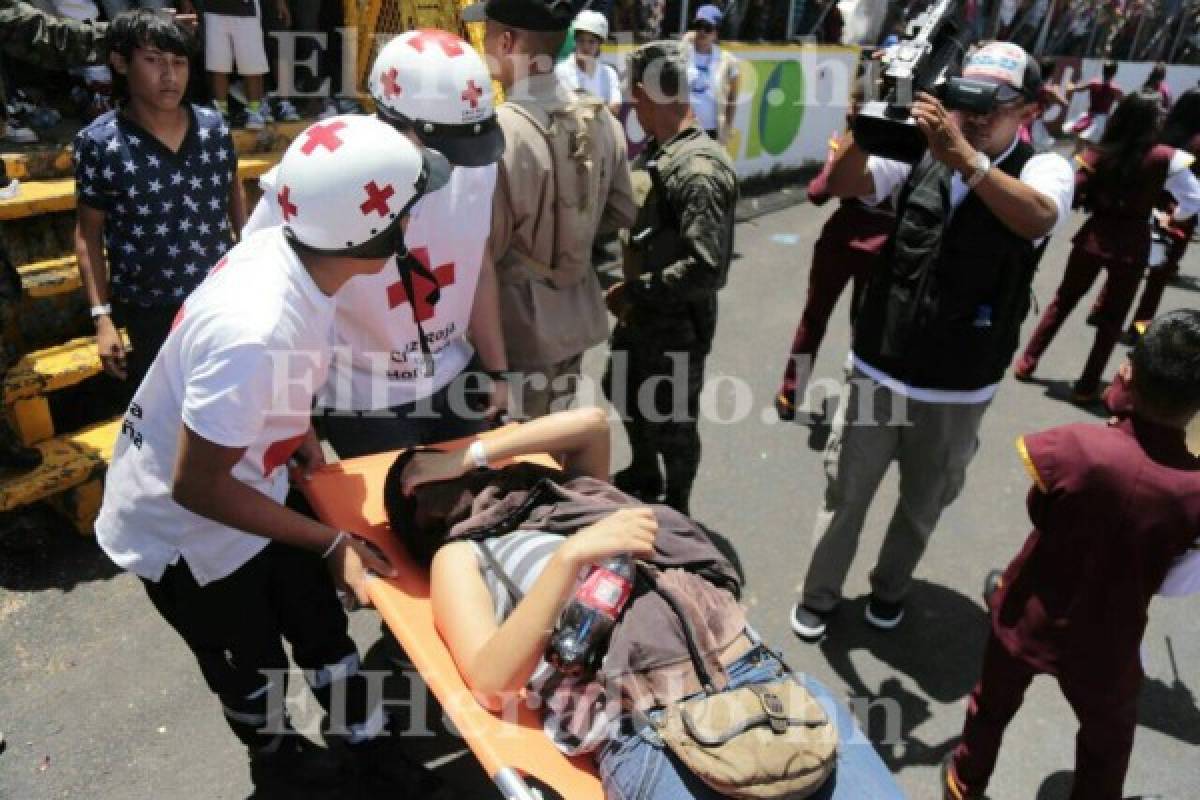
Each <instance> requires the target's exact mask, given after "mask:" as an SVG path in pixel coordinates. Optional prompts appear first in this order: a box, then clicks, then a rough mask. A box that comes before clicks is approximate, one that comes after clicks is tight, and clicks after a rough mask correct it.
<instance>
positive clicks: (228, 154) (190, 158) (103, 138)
mask: <svg viewBox="0 0 1200 800" xmlns="http://www.w3.org/2000/svg"><path fill="white" fill-rule="evenodd" d="M188 111H189V123H188V131H187V134H186V135H185V136H184V139H183V143H182V144H181V145H180V147H179V150H178V151H177V152H172V151H171V150H170V149H168V148H167V147H166V145H164V144H163V143H162V142H160V141H159V140H158V139H157V138H155V137H154V136H153V135H152V134H150V133H148V132H147V131H145V130H144V129H143V128H141V127H140V126H139V125H137V124H136V123H134V122H133V121H131V120H130V119H128V118H127V117H124V116H122V115H120V114H118V113H117V112H115V111H110V112H109V113H107V114H104V115H103V116H100V117H98V118H97V119H96V120H95V121H94V122H93V123H92V124H91V125H88V126H87V127H86V128H84V129H83V130H82V131H80V132H79V135H78V136H77V137H76V139H75V192H76V197H77V199H78V202H80V203H83V204H85V205H88V206H91V207H92V208H95V209H97V210H98V211H103V212H104V215H105V218H104V247H105V250H106V251H107V256H108V268H109V275H110V293H111V296H112V298H113V299H114V300H116V301H118V302H122V303H127V304H130V305H136V306H143V307H152V306H177V305H179V304H181V303H182V302H183V300H184V298H186V297H187V295H188V294H190V293H191V291H192V289H194V288H196V286H197V285H198V284H199V283H200V281H202V280H203V279H204V276H205V275H207V274H208V270H209V267H211V266H212V265H213V264H215V263H216V262H217V261H218V260H219V259H220V258H221V256H223V255H225V252H226V251H227V250H228V249H229V248H230V247H231V246H232V245H233V232H232V230H231V226H230V223H229V192H230V187H231V186H232V185H233V181H234V180H236V172H237V154H236V152H235V151H234V146H233V138H232V137H231V136H230V134H229V128H227V127H226V126H225V124H224V122H223V121H222V119H221V116H220V114H218V113H216V112H215V111H213V110H211V109H207V108H200V107H198V106H189V107H188Z"/></svg>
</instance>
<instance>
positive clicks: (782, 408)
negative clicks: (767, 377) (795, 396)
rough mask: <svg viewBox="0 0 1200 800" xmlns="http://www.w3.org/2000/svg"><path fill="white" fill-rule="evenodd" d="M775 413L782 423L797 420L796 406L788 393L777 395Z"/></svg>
mask: <svg viewBox="0 0 1200 800" xmlns="http://www.w3.org/2000/svg"><path fill="white" fill-rule="evenodd" d="M775 413H776V414H777V415H779V419H780V420H781V421H782V422H793V421H795V419H796V404H795V403H794V402H792V398H791V397H790V396H789V395H788V393H787V392H780V393H779V394H777V395H775Z"/></svg>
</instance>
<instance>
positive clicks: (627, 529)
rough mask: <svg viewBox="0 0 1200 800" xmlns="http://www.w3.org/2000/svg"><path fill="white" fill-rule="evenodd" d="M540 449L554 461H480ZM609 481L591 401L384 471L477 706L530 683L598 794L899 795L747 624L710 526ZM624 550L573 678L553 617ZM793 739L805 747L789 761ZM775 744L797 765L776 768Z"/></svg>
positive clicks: (531, 695) (389, 500)
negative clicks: (588, 760)
mask: <svg viewBox="0 0 1200 800" xmlns="http://www.w3.org/2000/svg"><path fill="white" fill-rule="evenodd" d="M538 453H548V454H550V455H552V456H554V457H555V459H556V460H557V462H558V463H559V464H560V465H561V466H562V468H561V470H560V469H550V468H547V467H543V466H539V465H535V464H529V463H517V464H511V465H510V466H504V467H501V468H499V469H489V468H484V467H482V466H481V465H483V464H492V465H500V464H508V463H509V462H510V460H511V459H513V458H516V457H519V456H525V455H532V454H538ZM608 476H609V427H608V422H607V419H606V417H605V415H604V413H603V412H601V411H600V410H598V409H585V410H579V411H568V412H562V413H558V414H552V415H550V416H547V417H543V418H541V419H538V420H534V421H532V422H529V423H526V424H524V425H521V426H519V427H513V428H510V429H507V430H503V431H500V432H498V433H497V434H496V435H494V436H492V437H490V438H488V440H487V442H486V443H474V444H473V445H472V446H471V447H470V448H464V449H460V450H455V451H448V452H435V451H428V450H424V451H409V452H407V453H405V454H403V455H401V456H400V458H399V459H397V462H396V463H395V465H393V467H392V469H391V471H390V472H389V474H388V479H387V485H386V488H385V498H386V504H387V510H388V516H389V520H390V522H391V525H392V529H393V530H394V531H397V532H399V534H400V535H401V537H402V539H403V541H404V543H405V544H406V546H407V547H408V550H409V552H410V553H411V554H412V556H413V557H414V558H415V559H417V560H418V561H420V562H423V563H425V564H428V565H430V568H431V577H430V581H431V598H432V602H433V611H434V619H435V622H436V624H437V626H438V629H439V631H440V632H441V634H442V637H443V639H445V642H446V645H447V647H448V648H449V650H450V652H451V654H452V655H453V657H454V659H455V661H456V663H457V664H458V667H459V670H460V671H461V673H462V676H463V678H464V680H465V681H466V683H467V685H468V686H470V687H471V689H472V690H473V691H474V693H475V695H476V696H477V697H478V698H479V700H480V702H482V703H483V704H484V705H486V706H487V707H489V708H490V709H491V710H493V711H499V710H501V709H502V707H503V705H504V703H505V702H506V701H509V700H512V699H513V698H520V697H521V695H522V690H525V692H524V697H523V699H518V700H517V701H518V702H532V703H535V704H536V707H537V708H539V709H540V710H541V711H542V712H543V715H544V716H543V719H544V728H545V730H546V732H547V734H548V735H549V736H551V738H552V739H553V741H554V742H555V744H556V745H558V747H559V748H560V749H561V750H562V751H564V752H566V753H567V754H576V753H585V752H586V753H590V754H592V756H593V758H594V759H595V763H596V765H597V768H598V771H599V774H600V777H601V780H602V782H603V786H604V792H605V796H606V797H607V798H615V799H616V800H625V799H626V798H655V799H656V800H657V799H659V798H670V800H675V799H676V798H706V799H707V798H716V797H726V796H746V797H789V798H792V797H794V798H798V797H814V798H824V799H826V800H863V799H864V798H872V800H889V798H903V797H904V795H903V793H902V792H901V790H900V789H899V787H898V786H897V785H896V783H895V782H894V780H893V779H892V776H891V775H890V774H889V772H888V770H887V768H886V767H885V766H884V764H883V762H882V760H881V759H880V758H879V756H878V754H877V753H876V752H875V750H874V748H873V747H872V745H871V743H870V742H869V741H868V740H867V739H866V737H865V736H863V734H862V733H861V731H860V730H859V729H858V728H857V727H856V725H855V723H854V720H853V718H852V716H851V714H850V712H849V710H848V709H847V708H846V707H845V706H843V705H841V704H839V703H837V702H836V701H835V700H834V698H833V696H832V695H831V694H830V693H829V691H828V690H827V689H826V688H825V687H823V686H821V685H820V684H819V683H817V682H816V681H815V680H813V679H812V678H810V677H799V676H793V675H792V674H791V673H789V672H788V671H787V668H786V667H785V666H784V665H783V664H782V663H781V661H780V660H779V658H778V657H777V656H776V655H775V653H773V652H772V651H771V650H770V649H769V648H768V647H767V646H766V645H764V644H763V643H762V642H761V641H760V640H759V639H758V637H757V636H756V635H755V633H754V632H753V630H752V629H751V628H750V627H749V626H748V625H747V624H746V618H745V613H744V610H743V609H742V607H741V606H740V605H739V603H738V602H737V599H736V597H735V594H736V593H737V592H738V591H739V590H740V588H741V587H740V582H739V578H738V576H737V573H736V571H735V570H734V568H733V566H732V565H731V564H730V562H729V561H728V559H727V558H726V557H725V556H723V555H722V554H721V553H720V551H719V550H717V548H715V547H714V546H713V544H712V541H711V540H710V538H709V536H708V534H707V532H706V531H705V530H704V529H703V528H702V527H701V526H700V525H698V524H696V523H695V522H694V521H692V520H691V519H689V518H688V517H686V516H684V515H682V514H680V513H678V512H676V511H674V510H673V509H671V508H669V507H666V506H659V505H655V506H647V505H645V504H644V503H641V502H640V501H637V500H635V499H634V498H632V497H630V496H628V495H626V494H624V493H622V492H620V491H618V490H617V489H615V488H614V487H613V486H612V485H611V484H609V483H608ZM621 554H630V555H632V556H633V557H634V558H635V559H637V560H638V564H639V566H638V569H637V573H636V580H635V581H634V590H633V594H632V597H631V598H630V599H629V600H628V601H627V602H626V603H625V605H624V610H623V611H622V612H621V613H620V616H619V618H618V620H617V623H616V626H615V628H614V629H613V631H612V634H611V636H610V637H609V640H608V643H607V650H606V651H605V653H604V655H603V660H602V662H601V663H600V664H599V667H598V668H597V669H596V670H594V671H592V672H590V674H571V675H566V674H564V673H563V672H562V671H560V670H558V669H556V668H555V667H553V666H551V665H550V663H548V662H547V661H546V660H545V659H544V657H543V655H544V653H545V652H546V649H547V643H548V641H549V639H550V636H551V633H552V632H553V631H554V629H555V626H556V623H557V622H558V620H559V616H560V612H561V611H562V610H563V608H564V607H565V606H566V605H567V604H568V603H570V602H571V600H572V598H573V597H574V596H575V593H576V590H577V588H578V587H579V586H580V584H581V581H582V579H583V577H584V576H585V575H586V574H587V573H588V572H589V570H590V569H591V567H592V566H593V565H595V564H597V563H599V562H603V561H605V560H606V559H608V558H610V557H612V556H615V555H621ZM682 620H686V625H685V624H684V623H683V622H682ZM798 686H803V687H804V688H805V689H807V693H805V692H803V691H802V690H800V689H799V688H797V687H798ZM742 687H754V688H753V690H749V689H743V690H742V691H740V692H738V691H735V690H737V689H739V688H742ZM814 699H815V702H814ZM684 700H686V701H687V703H686V705H684V704H681V701H684ZM714 703H715V705H714ZM721 703H724V704H725V705H720V704H721ZM759 704H761V706H760V705H759ZM780 704H782V712H781V711H780V708H781V705H780ZM769 709H770V710H769ZM834 727H836V734H835V733H834ZM739 728H745V730H744V731H742V732H741V733H740V734H739V732H738V729H739ZM822 731H823V732H824V734H825V746H824V749H822V744H821V742H820V740H819V734H820V733H821V732H822ZM755 737H757V738H755ZM697 739H701V740H704V741H706V742H707V744H706V745H705V746H697V744H696V742H697ZM781 741H782V742H784V744H783V745H780V742H781ZM789 742H790V743H791V744H792V745H794V746H795V747H799V748H800V749H801V750H805V751H806V752H805V753H804V754H803V755H802V756H789V755H788V751H787V750H786V748H787V747H788V746H789V745H788V743H789ZM768 745H770V746H768ZM781 747H782V748H783V749H782V750H781ZM835 748H836V754H835V752H834V751H835ZM781 752H782V753H783V756H782V758H783V762H789V760H790V764H791V767H790V769H785V768H781V767H780V766H779V765H780V763H783V762H780V761H778V760H776V761H775V762H772V758H773V757H775V758H778V757H779V754H780V753H781ZM772 754H774V755H772ZM721 759H725V762H724V763H723V764H722V763H717V762H719V761H720V760H721ZM730 762H732V763H730ZM714 764H715V765H714ZM764 781H765V783H763V782H764ZM750 783H759V786H758V787H757V791H758V792H759V793H752V794H747V793H745V791H744V790H746V789H748V788H750V787H747V784H750ZM714 787H721V790H720V791H718V789H717V788H714ZM769 787H773V788H774V789H775V790H776V793H774V794H771V793H765V791H764V790H766V789H767V788H769ZM785 789H786V790H788V791H790V792H791V793H785V792H784V791H783V790H785ZM806 792H807V793H806Z"/></svg>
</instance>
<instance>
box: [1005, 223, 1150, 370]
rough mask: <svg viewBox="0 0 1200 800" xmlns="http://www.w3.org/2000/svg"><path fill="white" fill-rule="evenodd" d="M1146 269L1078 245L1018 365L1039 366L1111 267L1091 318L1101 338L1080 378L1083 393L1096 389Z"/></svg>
mask: <svg viewBox="0 0 1200 800" xmlns="http://www.w3.org/2000/svg"><path fill="white" fill-rule="evenodd" d="M1142 271H1143V267H1142V266H1137V265H1134V264H1129V263H1120V262H1113V263H1110V262H1108V260H1107V259H1105V258H1104V257H1102V256H1099V255H1096V254H1093V253H1089V252H1087V251H1086V250H1084V249H1083V248H1082V247H1080V246H1078V245H1076V246H1075V247H1074V248H1073V249H1072V250H1071V256H1070V258H1068V259H1067V268H1066V271H1065V272H1064V273H1063V277H1062V283H1060V284H1059V287H1058V291H1057V292H1055V294H1054V299H1053V300H1052V301H1050V305H1048V306H1047V307H1046V311H1045V313H1043V314H1042V318H1041V320H1040V321H1039V322H1038V325H1037V328H1036V329H1034V332H1033V336H1032V337H1031V338H1030V340H1029V344H1028V345H1026V347H1025V352H1024V354H1023V355H1022V356H1021V360H1020V362H1019V364H1018V367H1019V368H1029V369H1032V367H1033V366H1036V364H1037V362H1038V361H1039V360H1040V359H1041V357H1042V354H1043V353H1045V352H1046V348H1048V347H1049V346H1050V342H1052V341H1053V340H1054V337H1055V336H1056V335H1057V334H1058V331H1059V329H1060V328H1061V327H1062V325H1063V323H1064V322H1066V320H1067V317H1069V316H1070V315H1071V312H1072V311H1074V310H1075V306H1076V305H1078V303H1079V301H1080V299H1082V298H1083V296H1084V295H1085V294H1087V293H1088V290H1090V289H1091V288H1092V284H1094V283H1095V282H1096V278H1097V277H1099V275H1100V273H1101V272H1107V274H1108V279H1107V281H1106V282H1105V284H1104V289H1103V290H1102V291H1101V293H1100V298H1099V299H1098V300H1097V302H1096V305H1095V306H1093V307H1092V313H1091V315H1090V317H1089V319H1090V320H1091V321H1093V322H1094V324H1095V326H1096V338H1095V340H1094V341H1093V342H1092V349H1091V352H1089V353H1088V357H1087V361H1085V362H1084V365H1083V372H1082V373H1081V375H1080V377H1079V381H1078V382H1077V383H1076V389H1077V390H1079V391H1080V392H1093V391H1095V390H1096V388H1097V387H1098V386H1099V385H1100V378H1101V377H1102V376H1103V374H1104V370H1105V367H1106V366H1107V364H1108V359H1109V357H1110V356H1111V355H1112V352H1113V350H1114V349H1115V348H1116V346H1117V343H1118V342H1119V341H1120V340H1121V333H1122V331H1123V329H1124V325H1125V317H1126V315H1128V314H1129V308H1130V306H1132V305H1133V299H1134V297H1135V296H1136V295H1137V290H1138V285H1139V284H1140V283H1141V281H1142Z"/></svg>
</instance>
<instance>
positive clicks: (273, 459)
mask: <svg viewBox="0 0 1200 800" xmlns="http://www.w3.org/2000/svg"><path fill="white" fill-rule="evenodd" d="M307 435H308V434H307V433H302V434H300V435H299V436H293V437H292V438H290V439H280V440H279V441H278V442H275V443H274V444H273V445H271V446H270V447H268V448H267V449H266V450H264V451H263V476H264V477H270V475H271V473H272V472H274V471H275V470H276V469H278V468H279V467H282V466H283V465H284V464H286V463H287V462H288V459H290V458H291V457H292V455H293V454H294V453H295V452H296V450H298V449H299V448H300V444H301V443H302V442H303V441H304V437H305V436H307Z"/></svg>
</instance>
